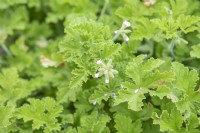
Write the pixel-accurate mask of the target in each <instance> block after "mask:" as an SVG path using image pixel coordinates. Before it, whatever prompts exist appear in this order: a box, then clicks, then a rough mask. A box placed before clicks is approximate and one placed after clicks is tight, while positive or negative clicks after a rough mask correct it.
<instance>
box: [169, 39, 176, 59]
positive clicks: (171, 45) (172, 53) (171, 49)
mask: <svg viewBox="0 0 200 133" xmlns="http://www.w3.org/2000/svg"><path fill="white" fill-rule="evenodd" d="M174 46H175V44H174V39H172V41H171V43H170V48H169V50H170V53H171V55H172V56H173V57H175V54H174Z"/></svg>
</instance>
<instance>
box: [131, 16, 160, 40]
mask: <svg viewBox="0 0 200 133" xmlns="http://www.w3.org/2000/svg"><path fill="white" fill-rule="evenodd" d="M138 22H139V24H138V26H137V28H136V29H135V30H134V32H133V34H132V35H131V39H134V40H143V39H144V38H145V39H151V38H155V37H156V34H157V30H156V25H155V24H153V23H152V22H151V21H150V20H149V19H147V18H145V19H141V20H139V21H138ZM149 25H151V26H149Z"/></svg>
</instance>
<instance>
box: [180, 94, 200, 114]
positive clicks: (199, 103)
mask: <svg viewBox="0 0 200 133" xmlns="http://www.w3.org/2000/svg"><path fill="white" fill-rule="evenodd" d="M185 95H187V96H185V97H183V98H182V99H180V100H179V101H178V102H177V103H176V106H177V109H178V110H180V111H181V112H182V113H184V112H185V111H188V112H189V113H191V112H192V113H197V111H198V109H200V93H199V91H192V90H191V91H190V92H187V93H186V94H185Z"/></svg>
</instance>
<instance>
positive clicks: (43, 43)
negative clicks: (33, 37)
mask: <svg viewBox="0 0 200 133" xmlns="http://www.w3.org/2000/svg"><path fill="white" fill-rule="evenodd" d="M36 45H37V46H38V47H40V48H45V47H47V46H48V41H47V40H46V39H45V38H40V39H39V40H37V42H36Z"/></svg>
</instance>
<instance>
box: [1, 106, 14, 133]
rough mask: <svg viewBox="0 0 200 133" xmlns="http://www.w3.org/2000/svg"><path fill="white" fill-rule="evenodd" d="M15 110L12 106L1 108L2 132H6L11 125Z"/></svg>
mask: <svg viewBox="0 0 200 133" xmlns="http://www.w3.org/2000/svg"><path fill="white" fill-rule="evenodd" d="M13 112H14V108H13V107H11V106H0V130H1V131H4V129H6V128H7V127H8V126H9V125H10V124H12V123H11V121H10V118H12V117H13Z"/></svg>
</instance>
